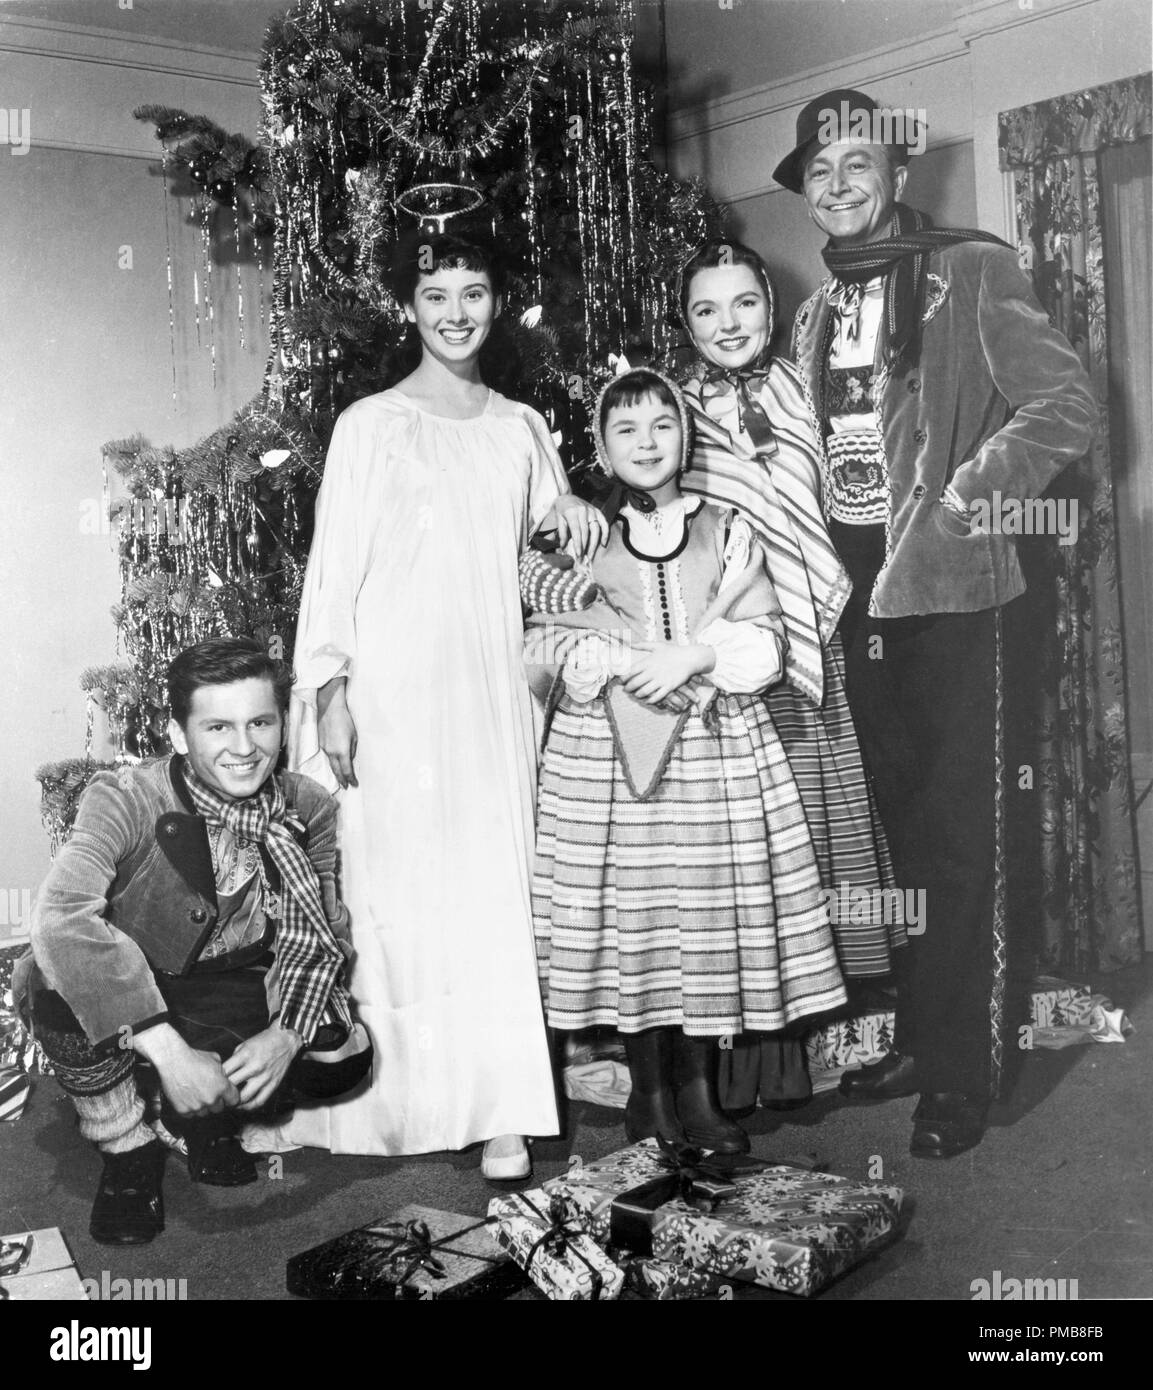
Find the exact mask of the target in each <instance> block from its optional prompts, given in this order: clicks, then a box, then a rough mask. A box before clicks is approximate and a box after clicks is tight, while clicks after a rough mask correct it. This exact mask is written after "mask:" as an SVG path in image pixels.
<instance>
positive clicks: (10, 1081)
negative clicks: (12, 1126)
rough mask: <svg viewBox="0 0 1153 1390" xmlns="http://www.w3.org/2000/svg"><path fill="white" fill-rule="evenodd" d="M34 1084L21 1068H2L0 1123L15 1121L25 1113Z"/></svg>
mask: <svg viewBox="0 0 1153 1390" xmlns="http://www.w3.org/2000/svg"><path fill="white" fill-rule="evenodd" d="M31 1086H32V1082H31V1080H30V1079H29V1077H28V1076H27V1075H26V1074H25V1073H24V1072H22V1071H21V1070H20V1068H19V1067H0V1121H4V1120H8V1121H15V1120H18V1119H19V1118H20V1116H21V1115H22V1114H23V1113H24V1107H25V1105H26V1104H27V1103H28V1092H29V1090H30V1089H31Z"/></svg>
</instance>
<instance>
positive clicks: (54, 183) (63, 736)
mask: <svg viewBox="0 0 1153 1390" xmlns="http://www.w3.org/2000/svg"><path fill="white" fill-rule="evenodd" d="M32 8H33V7H31V6H27V5H25V6H22V7H21V10H22V11H23V13H22V14H21V15H20V17H19V19H15V18H14V14H15V12H14V11H13V10H10V9H7V8H3V9H0V99H2V100H3V102H4V104H5V106H7V107H10V108H11V107H15V108H18V109H24V108H27V109H28V110H29V112H30V120H31V145H30V148H29V151H28V153H27V154H23V155H21V154H15V153H13V152H12V150H11V149H10V148H9V149H6V148H4V147H3V146H0V245H2V246H3V248H4V254H3V257H2V259H0V313H2V315H3V318H2V323H3V330H2V332H3V339H2V341H3V345H4V370H3V372H2V373H0V489H2V491H0V495H2V496H3V500H4V517H5V520H6V523H7V524H6V525H5V527H4V537H3V544H2V545H0V594H2V595H3V605H2V607H0V635H2V638H3V647H4V651H5V654H6V658H7V663H8V678H7V679H6V680H4V681H2V682H0V728H2V729H3V731H4V738H3V742H2V743H0V805H2V806H3V834H2V835H0V894H3V893H4V890H15V894H16V896H15V898H13V897H12V892H11V891H9V893H8V901H9V902H15V903H17V904H19V903H20V902H21V901H22V898H23V892H24V890H28V893H29V895H32V894H34V893H35V890H36V888H37V887H38V885H39V883H40V881H41V879H42V878H43V875H44V872H45V870H46V869H47V866H48V840H47V837H46V835H45V833H44V830H43V828H42V827H41V824H40V816H39V803H40V788H39V784H38V783H37V782H36V781H35V779H34V776H33V774H34V771H35V769H36V768H37V767H38V766H39V765H40V764H42V763H45V762H54V761H57V760H59V759H63V758H68V757H79V756H81V755H82V754H83V752H84V741H85V725H86V708H85V699H84V696H83V694H82V693H81V691H80V689H79V680H80V676H81V674H82V672H83V671H84V669H85V668H86V667H90V666H104V665H107V664H109V663H111V662H113V661H115V660H117V659H120V658H122V657H123V652H122V651H118V649H117V635H116V631H115V627H114V624H113V621H112V618H111V615H110V612H109V610H110V608H111V606H112V605H113V604H114V603H115V602H117V601H118V599H119V597H120V578H119V571H118V560H117V555H116V548H115V541H114V537H112V536H111V535H109V534H103V535H102V534H99V530H98V528H97V527H95V526H94V523H93V518H94V517H96V516H98V515H99V510H100V507H101V504H102V490H103V476H102V460H101V454H100V449H101V445H102V444H104V443H105V442H106V441H108V440H111V439H117V438H123V437H125V436H128V435H132V434H135V433H137V432H139V433H141V434H143V435H145V436H146V437H147V438H148V439H149V440H151V442H152V443H154V444H157V445H161V444H169V443H171V444H174V445H176V446H178V447H179V446H184V445H187V444H190V443H192V442H194V441H195V440H196V439H198V438H200V437H202V436H203V435H205V434H207V433H208V432H210V431H211V430H213V429H216V428H218V427H219V426H220V425H222V424H224V423H225V422H226V421H227V420H228V419H229V418H230V417H231V416H232V414H233V413H234V412H235V411H236V410H237V409H238V408H239V407H240V406H241V405H243V404H244V403H245V401H247V400H248V399H250V398H251V396H253V395H254V394H255V393H256V391H257V390H258V389H259V387H260V384H261V377H262V374H263V368H264V359H265V355H266V352H267V331H266V330H265V329H264V328H262V326H261V324H260V320H259V313H258V299H259V286H258V284H257V277H256V274H255V271H254V270H253V268H252V267H248V268H247V269H246V270H245V271H244V275H243V284H244V288H245V310H246V318H247V325H246V336H247V345H246V346H245V347H244V348H241V346H240V342H239V332H238V323H237V295H236V272H235V268H234V267H230V268H218V269H217V270H216V271H214V272H213V286H214V290H215V294H216V305H215V310H216V321H215V345H216V354H215V355H216V381H215V385H214V384H213V374H212V351H211V347H210V335H209V334H208V332H207V325H206V324H205V323H204V322H203V321H202V323H201V339H202V341H201V344H200V345H199V346H198V344H197V330H196V310H195V304H194V293H193V272H194V269H197V268H201V269H202V267H201V266H200V255H201V251H200V241H199V234H198V230H197V228H196V227H195V226H192V225H189V224H188V222H187V218H188V214H189V204H188V202H187V201H186V200H185V201H179V202H178V201H177V200H175V199H173V198H168V199H167V205H166V199H165V195H164V189H163V184H162V180H161V178H160V176H159V174H158V173H157V172H156V170H155V167H154V166H155V164H156V161H157V159H158V154H159V150H160V146H159V145H158V143H157V142H156V139H155V134H154V131H153V128H152V127H151V126H147V125H143V124H141V123H138V122H136V121H134V120H133V118H132V114H131V113H132V109H133V107H134V106H136V105H138V104H140V103H142V102H146V101H153V102H160V103H167V104H170V105H173V106H178V107H182V108H184V109H186V110H190V111H193V112H197V113H203V114H205V115H209V116H211V117H212V118H213V119H215V120H217V121H219V123H220V124H221V125H223V126H224V127H225V128H226V129H228V130H242V131H244V132H245V133H246V134H248V135H249V136H253V135H255V133H256V126H257V119H258V116H259V92H258V89H257V85H256V83H257V75H256V58H255V54H254V53H252V52H247V53H245V54H244V55H242V56H240V57H232V56H226V55H220V54H216V53H214V52H212V51H210V50H207V49H202V50H196V49H194V48H192V47H190V46H189V45H188V44H185V43H182V42H177V41H176V40H168V41H164V42H161V41H152V40H149V41H143V40H142V38H141V35H140V31H139V30H138V29H136V28H134V27H133V25H132V20H133V16H132V15H130V14H129V13H128V12H118V11H117V9H116V6H115V5H114V4H113V5H109V4H108V3H104V0H101V2H100V3H94V4H89V5H88V6H87V9H86V10H85V11H83V12H82V11H80V9H79V8H78V6H77V5H76V4H70V5H69V6H68V11H69V19H70V22H69V23H59V22H56V21H43V20H37V18H36V17H35V16H36V15H42V14H43V13H44V12H45V11H47V12H49V13H51V8H50V7H47V6H38V7H36V9H35V15H34V17H33V19H32V20H31V21H29V20H28V19H27V18H26V15H27V13H31V12H32ZM264 9H265V11H266V12H267V9H268V7H267V6H264ZM57 13H62V12H60V11H58V12H57ZM85 14H86V15H87V16H88V17H89V18H90V19H92V20H94V21H100V22H103V23H110V24H112V25H116V23H117V20H118V18H119V19H120V20H122V21H123V22H122V24H121V27H120V29H119V31H118V32H106V31H104V30H102V29H101V28H100V27H99V26H98V25H96V26H85V25H81V24H78V23H75V22H71V21H75V20H77V19H78V18H83V17H84V15H85ZM166 19H168V20H171V19H172V14H171V13H170V14H168V15H167V16H166ZM193 19H194V16H186V22H188V23H189V24H190V25H191V22H192V20H193ZM203 33H204V31H203V30H201V31H200V34H201V35H203ZM166 222H167V228H168V240H169V241H170V243H171V255H172V272H173V295H172V312H173V318H174V324H173V327H172V328H171V329H170V324H169V292H168V269H167V264H166V233H165V226H166ZM124 247H128V248H130V249H131V259H132V268H131V269H130V270H129V269H121V268H119V262H120V261H121V260H126V259H127V258H126V256H125V255H124V253H123V251H122V248H124ZM265 278H266V279H267V276H266V277H265ZM174 371H175V399H174V398H173V390H174V382H173V377H174ZM93 531H95V532H96V533H95V534H93ZM102 728H103V721H102V720H101V719H98V720H97V734H98V738H97V742H96V746H95V747H94V750H93V751H94V753H95V754H96V755H97V756H102V755H105V754H106V753H107V751H108V749H107V744H105V743H102V741H101V739H100V737H99V735H100V733H101V731H102ZM11 916H12V913H11V912H10V911H3V912H0V946H2V945H4V944H8V943H9V941H10V940H12V939H15V940H17V941H18V940H20V939H21V937H22V935H26V930H27V926H26V923H19V924H13V923H12V922H11V921H10V920H9V919H10V917H11Z"/></svg>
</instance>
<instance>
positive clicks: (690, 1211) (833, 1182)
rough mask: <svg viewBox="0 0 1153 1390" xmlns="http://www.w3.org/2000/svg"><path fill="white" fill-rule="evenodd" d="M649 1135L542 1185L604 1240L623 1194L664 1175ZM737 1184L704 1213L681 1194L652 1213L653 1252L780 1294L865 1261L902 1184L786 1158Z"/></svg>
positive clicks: (892, 1213) (888, 1221)
mask: <svg viewBox="0 0 1153 1390" xmlns="http://www.w3.org/2000/svg"><path fill="white" fill-rule="evenodd" d="M662 1171H663V1170H662V1167H661V1164H660V1153H659V1150H658V1148H657V1145H656V1143H655V1141H653V1140H645V1141H644V1142H643V1143H640V1144H634V1145H632V1147H631V1148H627V1149H622V1150H620V1151H619V1152H618V1153H615V1154H610V1155H609V1156H608V1157H607V1158H603V1159H600V1160H599V1161H597V1162H596V1163H590V1164H588V1165H587V1166H585V1167H583V1168H578V1169H575V1170H573V1171H571V1172H569V1173H566V1174H565V1175H564V1176H563V1177H559V1178H554V1179H552V1180H551V1181H550V1182H547V1183H546V1184H545V1192H546V1193H549V1194H555V1195H558V1196H560V1197H562V1198H563V1199H564V1202H565V1206H566V1209H567V1210H569V1211H570V1212H571V1213H572V1214H573V1216H574V1217H576V1218H577V1219H579V1220H580V1222H581V1224H582V1225H583V1226H584V1228H585V1229H586V1230H587V1231H588V1233H589V1234H590V1235H591V1236H592V1237H593V1238H594V1239H595V1240H596V1241H597V1243H598V1244H603V1245H607V1244H609V1243H610V1242H611V1239H612V1205H613V1200H614V1198H616V1197H619V1196H622V1195H623V1194H624V1193H626V1192H629V1191H630V1190H631V1189H633V1188H636V1187H638V1186H640V1185H641V1184H642V1183H645V1182H648V1181H649V1180H651V1179H652V1178H654V1177H659V1176H661V1174H662ZM733 1181H734V1182H735V1183H736V1185H737V1187H738V1189H739V1191H738V1195H737V1196H736V1197H733V1198H729V1199H726V1200H725V1201H722V1202H721V1203H720V1204H719V1205H718V1206H717V1207H716V1209H715V1210H714V1211H713V1212H712V1213H711V1214H708V1215H706V1214H704V1213H702V1212H701V1211H699V1210H697V1209H696V1208H694V1207H693V1206H691V1205H689V1203H687V1202H684V1201H682V1200H680V1199H677V1200H674V1201H670V1202H666V1203H665V1204H664V1205H663V1206H661V1207H659V1208H658V1209H657V1210H656V1211H655V1212H654V1213H653V1218H652V1255H653V1257H654V1258H656V1259H658V1260H664V1261H667V1262H671V1263H673V1264H679V1265H689V1266H691V1267H692V1268H694V1269H698V1270H703V1271H705V1272H706V1273H709V1274H715V1275H719V1276H722V1277H723V1278H729V1279H742V1280H746V1281H750V1282H752V1283H755V1284H761V1285H763V1286H764V1287H765V1288H771V1289H779V1290H780V1291H781V1292H783V1293H794V1294H806V1295H808V1294H814V1293H818V1292H819V1291H820V1290H821V1289H823V1288H824V1287H825V1286H826V1285H827V1284H829V1283H831V1282H832V1280H833V1279H835V1278H837V1276H838V1275H840V1274H843V1273H844V1272H845V1270H847V1269H850V1268H852V1266H853V1265H855V1264H858V1263H859V1262H860V1261H861V1260H862V1259H863V1258H864V1257H865V1256H866V1255H867V1254H868V1253H869V1251H870V1249H871V1248H872V1247H874V1246H876V1245H878V1244H879V1243H880V1242H881V1241H883V1240H885V1239H886V1237H888V1236H890V1235H891V1234H892V1233H893V1232H894V1231H895V1229H896V1227H897V1222H898V1220H899V1217H900V1212H901V1202H902V1198H903V1195H904V1194H903V1193H902V1191H901V1189H900V1188H899V1187H884V1186H881V1185H880V1184H877V1183H858V1182H853V1181H852V1180H850V1179H848V1178H839V1177H835V1176H833V1175H832V1174H829V1173H812V1172H807V1171H805V1170H803V1169H800V1168H792V1167H788V1166H786V1165H784V1164H780V1165H775V1166H772V1167H766V1168H765V1169H764V1171H763V1172H753V1173H744V1172H740V1171H739V1170H738V1171H737V1172H735V1173H734V1177H733Z"/></svg>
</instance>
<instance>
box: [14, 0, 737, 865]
mask: <svg viewBox="0 0 1153 1390" xmlns="http://www.w3.org/2000/svg"><path fill="white" fill-rule="evenodd" d="M633 28H634V14H633V10H632V0H565V2H564V3H562V0H356V2H355V3H353V0H301V3H298V4H296V5H294V6H293V7H292V8H291V9H290V10H289V11H288V12H287V13H286V14H285V15H284V16H283V18H281V19H279V20H277V21H276V22H274V23H273V25H272V27H271V28H270V30H269V32H268V35H267V38H266V41H265V45H264V51H263V56H262V62H261V95H262V117H261V126H260V138H259V143H258V144H253V143H252V142H251V141H249V140H248V139H246V138H245V137H244V136H242V135H235V134H229V133H228V132H226V131H224V130H223V129H221V128H220V127H219V126H217V125H216V124H215V123H214V122H213V121H212V120H211V119H210V118H208V117H206V116H202V115H189V114H187V113H185V112H182V111H176V110H172V109H170V108H165V107H144V108H141V109H140V110H139V111H138V112H136V115H137V116H138V117H139V118H140V119H142V120H146V121H149V122H151V123H152V124H153V125H154V126H155V128H156V133H157V136H158V137H159V139H160V140H161V141H162V142H163V144H164V146H165V155H164V173H165V181H166V188H167V190H168V191H169V192H170V193H171V194H173V195H174V196H178V197H179V196H188V197H190V198H191V200H192V209H193V216H195V217H196V219H197V220H198V222H199V224H200V226H201V229H202V234H203V239H204V246H205V253H206V273H205V275H204V279H203V286H201V284H200V282H199V281H198V283H197V304H196V311H197V315H198V322H199V315H200V313H201V309H202V305H201V294H203V310H204V312H205V314H208V313H209V312H210V311H211V295H212V281H211V256H212V255H213V254H216V255H219V254H220V253H221V252H220V248H222V247H224V248H227V250H228V254H232V255H235V256H236V257H239V258H252V259H254V260H255V261H256V263H257V265H258V267H259V268H260V269H261V271H263V270H264V268H265V267H268V268H269V270H270V272H271V282H272V289H271V309H270V314H269V325H268V327H269V333H270V340H271V348H270V354H269V361H268V367H267V371H266V374H265V382H264V389H263V391H262V393H261V395H260V396H259V397H257V399H256V400H254V401H253V402H251V403H250V404H249V405H248V406H247V407H245V409H244V410H242V411H241V412H240V413H239V414H238V415H237V416H236V417H235V419H233V420H232V421H231V422H229V423H228V424H227V425H225V426H224V427H223V428H221V429H219V430H217V431H216V432H215V433H214V434H212V435H210V436H209V437H208V438H206V439H203V440H201V441H199V442H198V443H196V444H195V445H193V446H192V447H191V448H188V449H184V450H181V451H177V450H175V449H172V448H159V447H154V446H153V445H152V444H150V443H149V442H148V441H147V440H145V439H143V438H141V437H140V436H138V435H137V436H133V437H130V438H126V439H123V440H117V441H114V442H112V443H110V444H108V445H106V446H105V450H104V454H105V460H106V464H107V465H111V467H112V468H113V469H115V471H116V472H117V473H118V474H119V475H120V476H121V477H122V478H123V480H124V483H125V485H126V488H127V493H128V501H127V502H126V503H125V504H124V505H122V506H121V508H120V511H119V517H118V520H119V527H120V532H119V536H120V542H119V549H120V565H121V577H122V584H123V594H122V600H121V603H120V604H119V605H118V607H117V609H116V610H115V613H114V617H115V620H116V624H117V628H118V632H119V637H120V640H121V642H122V644H123V649H124V653H125V656H126V658H127V660H126V661H123V662H118V663H116V664H114V665H112V666H109V667H104V668H99V669H95V670H90V671H86V672H85V673H84V674H83V677H82V682H81V683H82V687H83V688H84V689H85V691H86V692H88V695H89V700H90V710H91V707H92V706H93V705H97V706H99V707H101V708H102V709H104V711H105V712H106V715H107V719H108V725H109V731H110V735H111V738H112V741H113V743H114V746H115V750H116V756H117V759H118V760H123V759H133V758H139V757H146V756H149V755H151V754H154V753H158V752H163V751H164V750H165V747H166V741H165V733H164V730H165V726H166V723H167V707H166V703H167V694H166V691H165V688H164V672H165V669H166V667H167V664H168V662H169V660H170V659H171V657H172V656H173V655H174V654H175V653H176V652H177V651H179V650H180V649H181V648H182V647H184V646H187V645H189V644H190V643H193V642H197V641H201V640H203V639H205V638H207V637H210V636H217V635H222V634H231V635H242V634H243V635H252V636H255V637H257V638H258V639H259V640H261V641H262V642H265V643H267V644H268V646H269V649H270V651H271V652H272V653H273V654H274V655H280V656H284V657H285V658H286V659H289V660H291V655H292V652H291V641H292V633H293V629H294V626H295V619H296V610H297V605H298V603H299V595H300V588H301V584H302V581H303V573H304V566H305V563H306V561H307V557H308V547H309V540H310V536H311V516H312V505H313V500H314V498H315V494H316V489H317V487H318V485H319V482H320V478H321V476H322V474H323V469H324V453H325V448H326V446H327V442H328V438H329V436H330V434H331V430H332V426H333V423H334V421H335V419H336V416H337V415H338V414H339V413H340V411H341V410H342V409H343V408H344V407H345V406H346V405H348V404H349V403H350V402H352V401H353V400H355V399H357V398H359V397H360V396H363V395H367V394H370V393H371V392H374V391H379V390H381V389H383V388H384V387H385V386H387V385H389V384H390V383H391V381H393V380H396V379H398V378H399V376H400V375H402V374H403V369H402V367H401V361H402V357H403V344H404V339H405V321H404V317H403V314H402V312H401V310H400V306H399V305H397V304H396V303H395V302H394V301H393V300H392V299H391V297H390V296H389V293H388V290H387V274H386V271H387V264H388V257H389V253H390V250H391V248H392V247H393V246H394V244H395V243H396V241H397V238H398V237H399V236H401V235H403V234H405V233H411V232H417V233H419V232H420V231H422V230H423V231H431V230H439V229H440V228H443V227H446V226H447V227H448V228H449V229H451V230H453V231H461V232H465V233H468V232H473V233H475V232H476V231H480V232H481V233H484V234H487V235H488V236H489V237H491V238H492V239H494V240H496V241H497V242H498V244H499V245H500V248H501V250H502V253H503V254H504V255H505V257H506V259H507V261H508V266H509V270H510V281H509V291H508V296H507V300H508V302H507V303H506V308H505V318H504V322H505V324H506V325H511V328H508V329H507V330H506V341H505V344H504V347H505V351H504V353H503V355H502V357H503V360H502V366H503V371H502V373H501V376H500V379H499V380H493V381H492V382H491V383H490V384H492V385H494V386H496V387H497V388H498V389H500V390H502V391H504V392H505V393H506V394H508V395H511V396H514V397H516V398H518V399H520V400H524V401H527V402H529V403H530V404H532V405H534V406H536V408H537V409H539V410H541V411H542V412H543V413H544V414H545V416H546V418H547V419H548V420H549V422H550V425H551V427H552V428H553V430H554V437H556V438H557V440H558V444H559V446H560V448H561V452H562V456H563V457H564V459H565V463H566V466H567V467H568V468H569V471H570V474H571V475H572V476H573V478H574V483H575V485H576V486H577V487H578V490H579V487H580V480H581V476H582V470H583V468H584V467H585V466H587V463H588V460H589V458H590V457H591V442H590V440H589V437H588V433H587V423H588V421H587V410H588V407H589V405H590V404H591V401H592V399H593V398H594V397H595V393H596V391H597V389H598V388H599V386H600V384H601V382H602V380H603V378H604V377H605V376H606V375H607V374H609V373H610V372H611V370H612V369H611V365H610V357H611V356H612V355H614V354H619V353H622V352H626V351H627V350H628V349H629V348H630V346H631V345H632V344H634V343H636V342H637V341H638V340H639V341H641V342H644V343H645V344H646V348H645V352H646V355H651V356H653V357H655V358H658V359H660V358H665V359H667V358H668V356H669V354H670V353H671V352H672V351H673V350H674V348H675V346H676V330H675V327H674V320H673V317H672V313H671V309H672V305H671V303H670V293H671V286H672V285H673V283H674V280H675V272H676V268H677V266H678V265H679V264H680V263H681V261H682V260H683V259H684V257H685V255H686V254H687V253H688V251H689V250H690V249H691V247H692V246H693V245H695V244H696V243H697V242H698V241H700V240H702V239H703V238H704V237H706V236H709V235H714V234H716V233H718V232H719V231H720V230H721V227H722V217H721V213H720V209H719V208H718V207H717V206H716V204H715V203H713V202H712V201H711V199H709V197H708V196H707V194H706V193H705V191H704V190H703V189H702V188H701V187H699V186H697V185H695V184H681V183H677V182H676V181H675V180H673V179H671V178H670V177H669V176H668V175H667V174H665V173H664V172H662V171H661V170H659V169H658V168H657V167H655V166H654V164H653V163H652V162H651V160H650V159H649V147H650V142H651V118H652V108H653V96H652V87H651V84H650V82H649V81H648V80H647V79H646V77H645V76H644V74H642V73H641V72H639V71H638V70H637V69H636V67H635V65H634V61H633ZM91 722H92V721H91V717H90V720H89V725H90V727H89V747H90V744H91ZM95 766H96V764H95V763H94V762H93V761H92V760H91V758H90V757H89V756H86V757H85V758H82V759H71V760H67V761H65V762H63V763H56V764H52V765H50V766H48V767H44V768H41V769H40V770H39V772H38V773H37V776H38V777H39V778H40V781H41V785H42V788H43V793H44V819H45V824H46V826H47V828H48V830H49V833H50V835H51V837H52V839H53V843H54V844H57V843H59V841H60V839H61V838H62V837H63V836H64V835H65V834H66V833H67V828H68V826H69V825H70V823H71V819H72V815H73V813H74V810H75V803H76V799H77V797H78V796H79V794H80V792H81V791H82V790H83V787H84V785H85V783H86V782H87V779H88V777H89V776H90V775H91V772H92V770H93V768H94V767H95Z"/></svg>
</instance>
